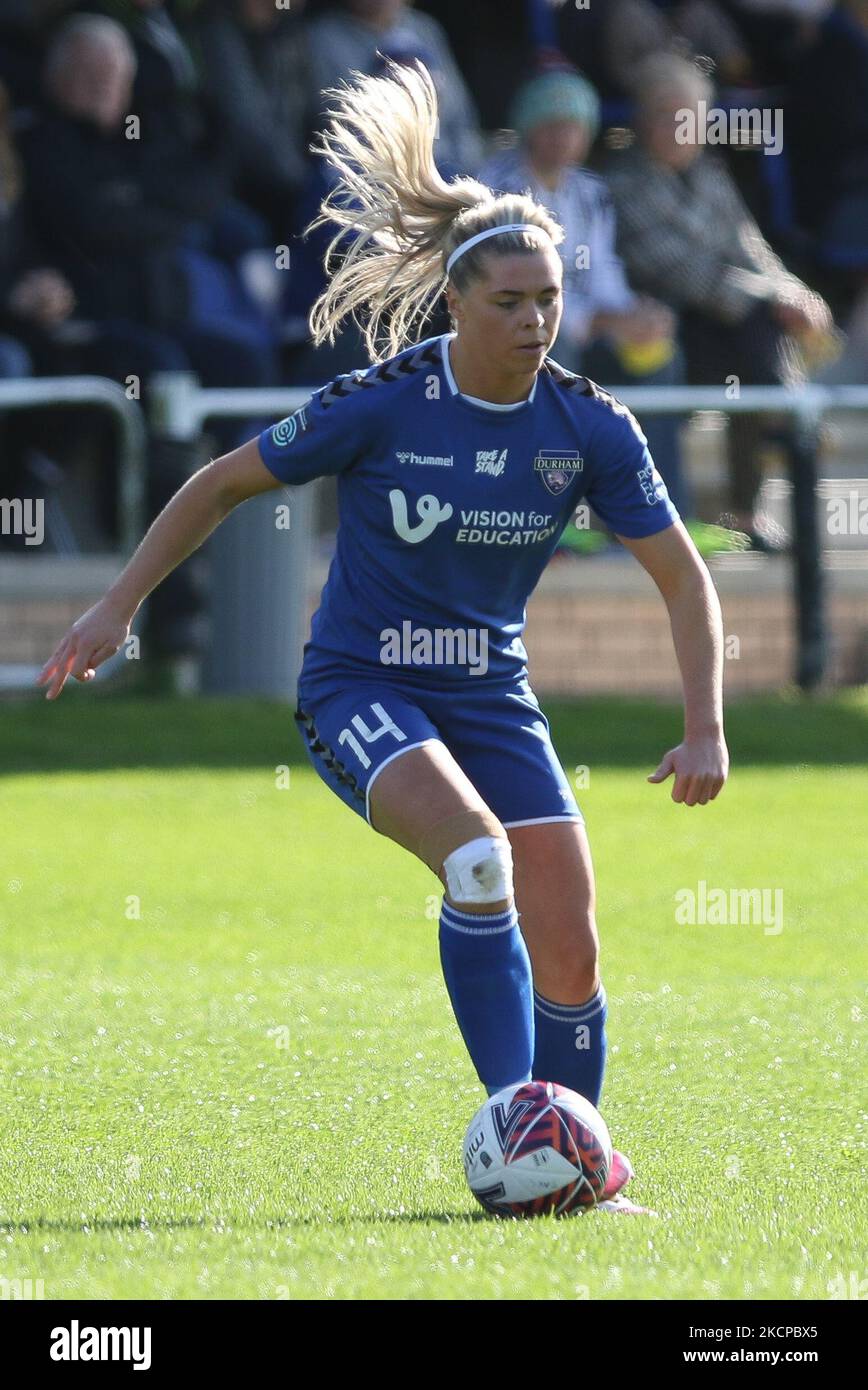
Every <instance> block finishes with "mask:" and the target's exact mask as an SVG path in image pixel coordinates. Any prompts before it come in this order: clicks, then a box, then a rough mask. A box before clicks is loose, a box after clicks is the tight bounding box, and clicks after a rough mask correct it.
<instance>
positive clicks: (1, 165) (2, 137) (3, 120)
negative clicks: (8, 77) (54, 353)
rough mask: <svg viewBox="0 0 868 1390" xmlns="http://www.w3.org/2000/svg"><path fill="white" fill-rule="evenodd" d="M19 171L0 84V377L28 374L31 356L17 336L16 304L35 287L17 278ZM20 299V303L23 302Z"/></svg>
mask: <svg viewBox="0 0 868 1390" xmlns="http://www.w3.org/2000/svg"><path fill="white" fill-rule="evenodd" d="M20 190H21V173H20V169H19V167H18V159H17V157H16V154H15V150H14V148H13V144H12V134H11V131H10V129H9V97H8V94H7V91H6V88H5V87H4V86H3V84H2V83H0V379H2V378H4V377H5V378H7V379H8V378H9V377H22V376H29V375H30V372H31V362H30V355H29V353H28V351H27V349H26V347H25V346H24V344H23V343H22V342H21V341H20V339H19V338H18V337H17V336H12V334H13V333H14V331H15V329H16V328H17V327H19V325H18V323H17V322H16V319H17V317H18V316H17V314H16V312H15V311H16V305H17V306H18V307H19V308H23V307H24V306H25V305H26V304H32V305H34V306H35V304H36V302H37V300H38V298H39V295H38V288H35V287H33V285H32V282H31V288H30V290H29V291H28V287H27V285H26V283H25V284H24V285H23V286H22V281H21V279H19V276H18V271H19V255H18V252H19V235H18V228H19V217H20V213H19V194H20ZM22 301H23V302H22Z"/></svg>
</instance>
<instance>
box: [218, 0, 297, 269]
mask: <svg viewBox="0 0 868 1390" xmlns="http://www.w3.org/2000/svg"><path fill="white" fill-rule="evenodd" d="M304 6H305V0H294V3H293V6H292V10H291V11H286V10H279V9H276V8H275V4H274V0H214V3H212V4H211V5H208V6H207V7H205V8H204V10H203V11H202V12H201V13H200V14H199V15H198V16H197V19H196V23H195V26H194V28H193V30H192V32H191V46H192V47H193V48H194V49H195V51H196V52H197V56H198V57H199V60H200V67H201V71H202V80H203V86H204V91H205V93H206V95H207V97H208V99H209V102H210V104H211V106H212V107H213V108H214V109H215V110H216V111H217V112H218V113H219V115H220V118H221V121H222V125H223V129H224V130H225V132H226V136H227V139H229V140H231V142H232V147H233V149H234V153H235V157H236V161H237V164H236V167H237V180H238V184H237V186H238V190H239V192H240V195H241V197H242V198H243V199H244V201H245V202H247V203H250V204H251V205H252V206H254V207H255V208H256V209H257V210H258V211H259V212H261V213H262V214H263V216H265V217H266V218H267V219H268V222H269V224H270V227H271V231H272V237H273V240H274V241H275V242H277V243H280V242H283V241H285V240H286V238H287V236H288V235H289V231H290V228H292V227H293V226H294V224H295V213H296V206H297V200H298V197H299V194H300V192H301V190H302V188H303V187H304V185H305V183H306V181H307V179H308V176H309V173H310V160H309V158H308V154H307V148H306V147H307V143H308V131H309V127H310V126H311V124H312V121H313V117H314V114H315V112H316V109H317V106H318V98H319V93H318V92H317V91H315V90H314V88H313V85H312V83H311V81H310V55H309V53H308V44H307V26H306V24H304V23H303V22H302V19H301V14H302V11H303V9H304Z"/></svg>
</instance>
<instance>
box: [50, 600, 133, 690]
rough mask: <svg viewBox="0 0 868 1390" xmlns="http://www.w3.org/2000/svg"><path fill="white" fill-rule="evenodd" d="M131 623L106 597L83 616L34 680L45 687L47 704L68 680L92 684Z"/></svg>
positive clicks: (122, 642)
mask: <svg viewBox="0 0 868 1390" xmlns="http://www.w3.org/2000/svg"><path fill="white" fill-rule="evenodd" d="M130 622H131V619H129V618H128V617H126V615H124V614H123V613H121V611H120V610H119V609H118V608H117V606H116V605H115V604H114V603H113V602H112V600H111V599H109V598H108V596H106V597H105V598H101V599H100V600H99V602H98V603H95V604H94V606H93V608H89V609H88V610H87V612H86V613H82V615H81V617H80V618H79V619H78V620H77V621H76V622H74V623H73V625H72V627H71V628H70V629H69V631H68V632H67V634H66V636H65V637H64V638H63V639H62V641H61V642H60V643H59V644H58V645H57V647H55V649H54V651H53V652H52V654H51V656H50V657H49V658H48V660H47V661H46V663H45V665H44V666H43V668H42V670H41V671H40V672H39V675H38V676H37V677H36V684H37V685H47V687H48V689H47V690H46V692H45V698H46V700H56V699H57V697H58V695H59V694H60V692H61V690H62V689H63V687H64V685H65V684H66V682H67V680H68V679H69V677H70V676H75V679H76V680H77V681H82V682H84V681H90V680H93V678H94V676H95V674H96V668H97V666H101V665H102V663H103V662H104V661H108V659H109V657H110V656H114V654H115V652H116V651H118V650H119V648H120V647H121V646H122V645H123V644H124V642H125V641H126V640H127V637H128V636H129V632H130Z"/></svg>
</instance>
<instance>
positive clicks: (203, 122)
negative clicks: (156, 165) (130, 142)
mask: <svg viewBox="0 0 868 1390" xmlns="http://www.w3.org/2000/svg"><path fill="white" fill-rule="evenodd" d="M78 13H80V14H85V15H86V14H96V15H104V16H106V17H108V18H110V19H112V20H114V21H115V22H116V23H119V24H121V25H122V26H123V28H124V30H125V32H126V33H127V35H128V37H129V40H130V43H131V44H132V47H133V53H134V56H135V60H136V67H135V78H134V82H133V91H132V96H131V99H130V105H129V111H130V113H131V115H134V116H135V118H136V119H137V121H138V122H139V126H140V129H141V131H142V132H143V135H142V138H147V142H148V146H149V149H150V151H151V152H152V155H153V156H154V157H155V158H157V159H160V160H162V161H165V164H166V168H167V171H168V170H171V171H172V173H173V175H174V177H175V179H176V196H178V195H179V194H180V193H181V192H183V193H184V195H185V202H184V206H185V207H186V209H187V210H188V211H189V212H190V215H191V218H192V219H194V220H195V221H196V223H197V228H196V237H197V240H196V242H195V244H196V245H198V246H199V248H200V249H201V250H203V251H207V252H209V253H211V254H213V255H217V256H220V257H222V258H223V259H225V260H227V261H230V262H233V261H236V260H238V258H239V257H240V256H242V255H244V254H245V253H246V252H248V251H253V250H256V249H257V248H259V247H261V246H264V245H265V244H266V243H267V242H270V237H269V235H268V230H267V227H266V226H265V224H264V223H263V222H262V220H261V219H260V218H258V217H256V216H255V215H254V214H253V212H252V210H251V209H249V208H246V207H245V206H244V204H243V203H242V202H240V201H239V200H236V199H233V197H232V193H233V188H234V182H235V174H236V158H235V150H234V146H233V144H232V141H231V140H230V139H229V137H228V133H227V131H226V130H225V128H224V123H223V120H222V118H221V117H220V114H219V112H218V111H217V110H216V109H214V108H212V107H211V106H210V105H209V103H208V101H207V100H206V96H205V92H204V90H203V88H202V85H201V82H200V78H199V72H198V69H197V66H196V63H195V61H194V57H193V54H192V52H191V51H190V47H189V45H188V43H187V41H186V37H185V36H184V34H182V32H181V31H180V29H179V28H178V25H177V24H176V23H175V21H174V19H173V17H172V15H171V13H170V12H169V9H168V7H167V5H166V4H165V3H164V0H79V3H78ZM145 132H146V136H145ZM127 138H128V139H136V138H139V137H138V136H137V135H134V134H130V135H128V137H127ZM190 235H192V233H191V234H190ZM191 244H192V242H191Z"/></svg>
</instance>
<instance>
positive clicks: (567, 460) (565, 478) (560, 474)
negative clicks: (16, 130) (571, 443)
mask: <svg viewBox="0 0 868 1390" xmlns="http://www.w3.org/2000/svg"><path fill="white" fill-rule="evenodd" d="M533 466H534V468H535V469H536V471H537V473H539V475H540V477H541V478H542V480H543V482H544V483H545V485H546V487H547V488H548V490H549V492H550V493H551V494H552V496H554V497H557V495H558V493H559V492H563V490H564V488H565V487H568V486H569V484H570V483H571V482H572V480H573V477H574V476H575V474H576V473H581V471H582V469H583V468H584V466H585V461H584V459H583V458H582V456H581V454H579V453H573V452H572V451H571V450H569V449H540V451H539V453H538V454H537V456H536V458H535V459H534V461H533Z"/></svg>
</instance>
